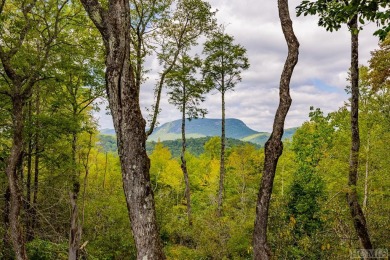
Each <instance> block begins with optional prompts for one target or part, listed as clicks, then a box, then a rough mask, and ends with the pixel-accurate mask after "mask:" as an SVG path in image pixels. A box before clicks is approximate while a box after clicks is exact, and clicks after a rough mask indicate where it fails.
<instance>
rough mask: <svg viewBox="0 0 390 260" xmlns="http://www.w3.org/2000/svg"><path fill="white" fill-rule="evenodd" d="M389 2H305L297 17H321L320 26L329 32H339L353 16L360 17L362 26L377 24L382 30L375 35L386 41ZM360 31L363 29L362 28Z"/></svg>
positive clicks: (299, 7)
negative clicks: (367, 23) (368, 23)
mask: <svg viewBox="0 0 390 260" xmlns="http://www.w3.org/2000/svg"><path fill="white" fill-rule="evenodd" d="M388 7H389V3H388V1H386V0H384V1H371V0H370V1H366V0H348V1H339V0H317V1H309V0H304V1H302V2H301V4H300V5H299V6H297V7H296V11H297V15H298V16H300V15H302V14H303V15H304V16H306V15H316V14H318V15H319V20H318V25H319V26H322V27H325V28H326V30H327V31H331V32H332V31H333V30H335V31H337V30H339V29H340V28H341V26H342V25H343V24H348V23H349V21H350V20H351V19H352V17H353V16H355V15H358V16H359V22H360V24H365V21H368V22H375V23H376V24H377V25H378V26H381V28H380V29H378V30H377V31H375V33H374V35H376V36H378V37H379V38H380V39H381V40H384V39H385V37H386V35H387V33H388V32H389V31H390V26H389V25H388V24H389V19H390V12H389V10H387V8H388ZM360 29H362V28H361V27H360Z"/></svg>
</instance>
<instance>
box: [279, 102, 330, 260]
mask: <svg viewBox="0 0 390 260" xmlns="http://www.w3.org/2000/svg"><path fill="white" fill-rule="evenodd" d="M311 110H312V111H311V112H310V114H309V116H310V122H305V123H304V124H303V125H302V126H301V127H300V128H299V129H298V130H297V131H296V132H295V134H294V136H293V142H292V146H293V147H292V150H293V151H294V153H295V161H296V164H297V165H298V168H297V170H296V171H295V172H294V174H293V181H292V183H291V184H290V185H289V189H288V193H289V196H288V198H289V199H288V203H287V207H288V213H289V216H288V217H289V219H290V222H291V223H292V224H293V227H292V231H293V236H294V241H295V243H294V244H293V245H292V246H293V247H294V252H296V253H297V254H298V255H299V257H305V256H306V257H307V255H305V254H303V253H304V249H303V248H302V246H301V242H302V241H303V240H304V239H307V240H309V243H310V244H312V245H314V246H317V247H318V246H319V245H318V244H317V245H316V244H315V242H316V240H315V239H313V237H315V236H316V235H317V234H318V232H319V231H322V230H323V228H324V223H323V220H322V219H321V214H322V208H321V204H322V202H323V201H324V200H325V197H326V195H325V182H324V180H323V179H322V177H321V175H320V174H319V172H318V169H317V166H318V164H319V163H320V161H321V159H322V158H324V157H325V156H324V153H325V151H326V150H327V149H329V146H331V143H332V134H333V131H334V129H333V127H332V125H331V124H330V123H329V116H327V117H325V116H324V115H323V112H322V111H321V110H320V109H316V110H314V109H313V107H311ZM313 110H314V111H313ZM308 238H309V239H308ZM317 241H318V240H317ZM306 244H307V243H306ZM311 248H313V247H311ZM312 251H313V253H312V254H311V255H310V256H311V257H313V258H319V257H321V255H320V253H321V252H318V251H317V252H315V251H316V250H312ZM295 257H298V256H296V255H295Z"/></svg>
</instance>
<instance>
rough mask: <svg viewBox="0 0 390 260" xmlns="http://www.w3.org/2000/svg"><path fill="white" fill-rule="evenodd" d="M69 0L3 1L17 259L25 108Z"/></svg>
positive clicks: (2, 54)
mask: <svg viewBox="0 0 390 260" xmlns="http://www.w3.org/2000/svg"><path fill="white" fill-rule="evenodd" d="M67 3H68V1H67V0H65V1H60V2H58V1H57V2H56V3H55V4H54V3H53V2H52V1H46V2H42V1H33V2H31V3H29V4H27V3H25V2H18V1H8V2H6V1H5V0H3V1H1V2H0V19H1V21H2V26H1V28H0V35H1V36H0V37H1V39H0V60H1V65H2V67H1V68H0V72H1V76H2V77H3V79H4V81H5V82H6V83H7V84H5V85H1V90H0V93H1V94H2V95H6V96H7V97H8V98H9V100H10V101H11V117H12V128H13V133H12V135H13V136H12V146H11V151H10V154H9V156H8V157H7V158H6V169H5V171H6V175H7V177H8V186H9V190H10V208H9V221H10V223H9V224H10V225H9V227H10V236H11V241H12V245H13V249H14V252H15V257H16V259H26V258H27V255H26V249H25V241H24V237H23V231H22V225H21V223H20V211H21V206H22V194H23V190H22V187H21V180H20V178H19V176H18V174H17V170H18V168H21V167H22V165H23V164H22V160H23V145H24V136H23V131H24V118H25V113H24V111H25V109H24V108H25V107H26V104H27V101H28V100H29V98H30V96H31V94H32V91H33V88H34V86H35V85H36V83H37V82H38V81H41V80H43V79H45V78H47V76H48V75H45V73H44V72H45V68H46V67H47V65H48V61H49V57H50V54H51V52H52V49H53V48H54V47H55V46H56V44H58V43H57V42H56V41H57V39H58V37H59V35H60V34H61V31H62V29H63V28H64V23H66V21H67V18H69V17H67V16H68V15H71V14H70V13H65V12H64V9H65V6H66V5H67ZM26 57H28V58H26Z"/></svg>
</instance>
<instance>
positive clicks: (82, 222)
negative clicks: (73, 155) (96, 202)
mask: <svg viewBox="0 0 390 260" xmlns="http://www.w3.org/2000/svg"><path fill="white" fill-rule="evenodd" d="M91 149H92V132H90V133H89V142H88V152H87V154H86V157H85V161H84V162H83V164H84V170H85V175H84V185H83V208H82V212H81V216H82V217H81V226H80V239H79V241H80V242H81V241H82V237H83V227H84V221H85V199H86V198H85V197H86V196H87V185H88V175H89V155H90V154H91Z"/></svg>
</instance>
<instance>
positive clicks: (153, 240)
mask: <svg viewBox="0 0 390 260" xmlns="http://www.w3.org/2000/svg"><path fill="white" fill-rule="evenodd" d="M81 1H82V3H83V5H84V7H85V9H86V10H87V12H88V14H89V17H90V18H91V19H92V21H93V22H94V24H95V25H96V27H97V28H98V29H99V31H100V33H101V34H102V37H103V41H104V44H105V47H106V67H107V69H106V89H107V96H108V101H109V106H110V109H111V113H112V116H113V122H114V127H115V131H116V135H117V142H118V153H119V157H120V162H121V166H122V167H121V168H122V179H123V189H124V193H125V196H126V203H127V208H128V212H129V218H130V223H131V229H132V232H133V235H134V240H135V245H136V248H137V259H165V256H164V253H163V250H162V245H161V241H160V236H159V232H158V228H157V222H156V213H155V205H154V196H153V190H152V187H151V182H150V175H149V168H150V160H149V158H148V156H147V154H146V133H145V120H144V118H143V117H142V113H141V109H140V103H139V91H140V89H139V87H137V86H136V84H135V82H134V76H133V75H134V74H133V68H132V66H131V62H130V17H129V12H130V10H129V9H130V5H129V3H128V1H123V0H110V1H109V5H108V9H107V10H106V9H103V8H102V7H101V5H100V3H99V2H98V1H97V0H81Z"/></svg>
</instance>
